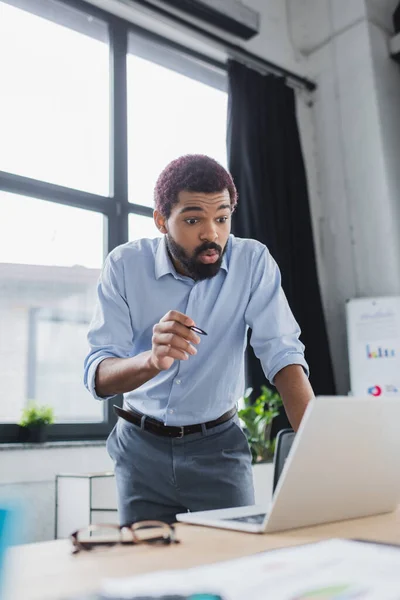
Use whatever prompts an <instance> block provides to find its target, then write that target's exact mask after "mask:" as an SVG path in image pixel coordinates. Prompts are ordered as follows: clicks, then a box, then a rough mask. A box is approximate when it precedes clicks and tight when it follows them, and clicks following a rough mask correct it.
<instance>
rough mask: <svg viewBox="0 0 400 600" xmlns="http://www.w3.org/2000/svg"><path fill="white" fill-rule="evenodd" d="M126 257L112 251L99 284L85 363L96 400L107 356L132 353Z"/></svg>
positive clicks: (89, 384)
mask: <svg viewBox="0 0 400 600" xmlns="http://www.w3.org/2000/svg"><path fill="white" fill-rule="evenodd" d="M124 290H125V285H124V271H123V263H122V258H120V257H117V258H116V257H114V256H113V254H110V255H109V256H108V257H107V259H106V261H105V264H104V267H103V271H102V273H101V275H100V278H99V282H98V285H97V302H96V307H95V311H94V315H93V318H92V321H91V324H90V328H89V332H88V336H87V339H88V342H89V346H90V351H89V353H88V355H87V357H86V359H85V363H84V384H85V386H86V388H87V389H88V390H89V392H90V393H91V394H92V396H93V397H94V398H95V399H96V400H107V399H109V398H112V397H113V396H108V397H101V396H98V395H97V393H96V387H95V378H96V370H97V367H98V366H99V364H100V363H101V361H103V360H104V359H105V358H127V357H130V356H132V348H133V330H132V324H131V318H130V314H129V307H128V305H127V302H126V299H125V291H124Z"/></svg>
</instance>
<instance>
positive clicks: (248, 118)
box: [227, 61, 335, 428]
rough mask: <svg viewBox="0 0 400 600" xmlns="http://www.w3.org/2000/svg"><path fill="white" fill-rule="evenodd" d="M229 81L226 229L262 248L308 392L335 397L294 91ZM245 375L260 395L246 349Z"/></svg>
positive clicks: (259, 78) (237, 78)
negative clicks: (297, 330)
mask: <svg viewBox="0 0 400 600" xmlns="http://www.w3.org/2000/svg"><path fill="white" fill-rule="evenodd" d="M228 76H229V108H228V134H227V144H228V163H229V170H230V172H231V173H232V176H233V179H234V181H235V184H236V187H237V189H238V193H239V203H238V206H237V210H236V213H235V215H234V217H233V226H232V231H233V233H234V234H235V235H236V236H239V237H244V238H253V239H256V240H258V241H260V242H262V243H263V244H265V245H266V246H268V248H269V250H270V252H271V254H272V256H273V257H274V258H275V260H276V261H277V263H278V265H279V268H280V270H281V273H282V287H283V289H284V291H285V293H286V296H287V298H288V301H289V304H290V307H291V309H292V311H293V313H294V316H295V318H296V320H297V321H298V323H299V325H300V327H301V330H302V335H301V340H302V342H303V343H304V344H305V346H306V359H307V361H308V364H309V366H310V382H311V384H312V386H313V389H314V392H315V393H316V394H334V393H335V385H334V380H333V372H332V364H331V358H330V353H329V347H328V339H327V333H326V325H325V320H324V315H323V309H322V303H321V295H320V290H319V284H318V276H317V268H316V261H315V251H314V243H313V234H312V229H311V217H310V208H309V202H308V192H307V183H306V175H305V168H304V162H303V156H302V151H301V147H300V137H299V132H298V127H297V118H296V106H295V95H294V91H293V90H292V89H291V88H289V87H288V86H287V85H286V84H285V82H284V80H283V79H282V78H278V77H275V76H273V75H261V74H260V73H258V72H256V71H254V70H252V69H249V68H247V67H246V66H244V65H242V64H240V63H238V62H236V61H229V63H228ZM247 372H248V379H249V384H250V385H251V387H253V388H254V390H255V392H259V390H260V386H261V385H262V384H266V378H265V375H264V373H263V371H262V368H261V364H260V361H259V360H258V359H257V358H256V357H255V355H254V353H253V351H252V349H251V348H249V351H248V360H247ZM286 425H287V421H285V419H284V418H283V420H281V422H280V423H278V427H279V428H280V427H282V426H286Z"/></svg>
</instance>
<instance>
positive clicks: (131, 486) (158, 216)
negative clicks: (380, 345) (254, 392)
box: [85, 155, 313, 524]
mask: <svg viewBox="0 0 400 600" xmlns="http://www.w3.org/2000/svg"><path fill="white" fill-rule="evenodd" d="M236 202H237V193H236V188H235V185H234V183H233V180H232V178H231V176H230V175H229V173H227V171H226V170H225V169H224V168H223V167H222V166H221V165H219V164H218V163H217V162H216V161H214V160H212V159H211V158H208V157H207V156H202V155H188V156H183V157H181V158H179V159H177V160H175V161H173V162H172V163H170V164H169V165H168V166H167V167H166V168H165V170H164V171H163V172H162V173H161V175H160V176H159V179H158V181H157V184H156V188H155V211H154V221H155V223H156V225H157V227H158V229H159V231H160V232H161V233H162V234H163V237H162V238H161V239H154V240H148V239H143V240H139V241H135V242H130V243H127V244H124V245H122V246H119V247H118V248H116V249H115V250H113V251H112V252H111V253H110V255H109V256H108V258H107V260H106V262H105V266H104V269H103V272H102V275H101V277H100V281H99V285H98V302H97V306H96V311H95V315H94V318H93V321H92V324H91V327H90V331H89V335H88V339H89V343H90V346H91V351H90V353H89V355H88V357H87V359H86V361H85V385H86V386H87V388H88V389H89V390H90V392H91V393H92V394H93V396H94V397H95V398H97V399H99V400H102V399H108V398H112V397H113V396H114V395H116V394H124V411H117V412H118V414H119V415H120V417H121V418H120V419H119V420H118V423H117V425H116V427H115V428H114V429H113V431H112V432H111V435H110V437H109V438H108V441H107V448H108V451H109V453H110V456H111V457H112V459H113V460H114V462H115V475H116V481H117V487H118V498H119V513H120V521H121V523H122V524H126V523H131V522H133V521H139V520H144V519H158V520H163V521H166V522H172V521H174V520H175V515H176V513H178V512H182V511H186V510H192V511H195V510H206V509H214V508H227V507H231V506H241V505H251V504H254V492H253V481H252V470H251V456H250V451H249V447H248V444H247V441H246V438H245V435H244V434H243V432H242V430H241V429H240V426H239V421H238V417H237V415H236V402H237V400H238V398H239V397H240V396H241V395H242V393H243V388H244V351H245V347H246V339H247V337H246V333H247V329H248V327H251V329H252V336H251V344H252V346H253V348H254V351H255V353H256V355H257V356H258V357H259V359H260V361H261V363H262V366H263V369H264V372H265V375H266V377H267V378H268V379H269V380H270V381H271V382H273V383H274V384H275V385H276V387H277V389H278V391H279V392H280V394H281V396H282V399H283V402H284V405H285V409H286V412H287V414H288V417H289V420H290V422H291V424H292V426H293V427H294V429H297V428H298V425H299V423H300V421H301V418H302V416H303V413H304V410H305V407H306V405H307V403H308V401H309V400H310V398H311V397H312V396H313V392H312V389H311V386H310V384H309V382H308V379H307V376H306V374H307V372H308V367H307V363H306V361H305V359H304V354H303V351H304V346H303V345H302V343H301V342H300V341H299V334H300V330H299V327H298V325H297V323H296V321H295V320H294V318H293V315H292V313H291V311H290V308H289V306H288V303H287V301H286V298H285V295H284V293H283V291H282V288H281V280H280V274H279V269H278V267H277V265H276V263H275V261H274V260H273V258H272V257H271V255H270V254H269V252H268V250H267V248H266V247H265V246H264V245H263V244H261V243H259V242H257V241H255V240H245V239H239V238H235V237H234V236H233V235H230V230H231V216H232V213H233V211H234V209H235V206H236ZM193 326H196V327H199V328H201V329H202V330H204V331H205V332H206V333H207V335H204V334H200V332H196V331H195V330H193V329H192V328H191V327H193Z"/></svg>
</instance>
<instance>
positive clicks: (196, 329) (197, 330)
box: [185, 325, 208, 335]
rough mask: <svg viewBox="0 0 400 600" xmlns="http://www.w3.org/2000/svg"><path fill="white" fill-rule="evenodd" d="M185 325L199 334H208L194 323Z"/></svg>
mask: <svg viewBox="0 0 400 600" xmlns="http://www.w3.org/2000/svg"><path fill="white" fill-rule="evenodd" d="M185 327H187V328H188V329H191V330H192V331H194V332H195V333H200V335H208V333H206V332H205V331H203V330H202V329H200V327H196V325H185Z"/></svg>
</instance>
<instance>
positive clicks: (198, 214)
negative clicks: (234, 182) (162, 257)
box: [154, 190, 232, 280]
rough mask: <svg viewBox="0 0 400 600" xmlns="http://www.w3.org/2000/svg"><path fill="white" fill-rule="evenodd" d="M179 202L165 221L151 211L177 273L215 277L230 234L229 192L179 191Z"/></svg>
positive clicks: (199, 278) (203, 277) (156, 212)
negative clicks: (162, 234) (164, 235)
mask: <svg viewBox="0 0 400 600" xmlns="http://www.w3.org/2000/svg"><path fill="white" fill-rule="evenodd" d="M178 200H179V201H178V203H177V204H175V205H174V206H173V207H172V210H171V215H170V217H169V218H168V219H165V218H164V217H162V215H160V213H159V212H158V211H154V220H155V222H156V225H157V226H158V228H159V229H160V231H162V232H163V233H166V234H167V246H168V250H169V253H170V255H171V257H172V260H173V262H174V266H175V268H176V270H177V271H178V273H181V274H182V275H188V276H189V277H192V278H193V279H196V280H201V279H208V278H210V277H214V276H215V275H216V274H217V273H218V271H219V269H220V268H221V263H222V257H223V254H224V252H225V250H226V244H227V241H228V238H229V234H230V231H231V212H232V211H231V202H230V196H229V192H228V190H224V191H222V192H218V193H212V194H204V193H202V192H187V191H183V192H179V194H178Z"/></svg>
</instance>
